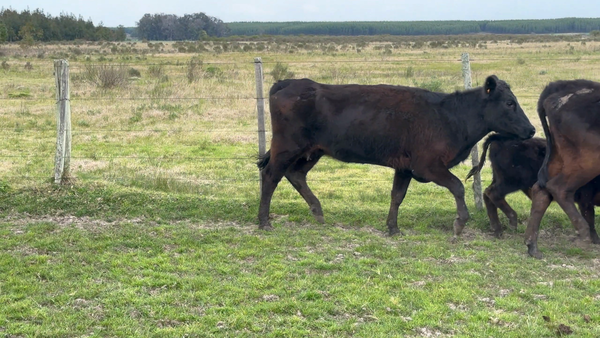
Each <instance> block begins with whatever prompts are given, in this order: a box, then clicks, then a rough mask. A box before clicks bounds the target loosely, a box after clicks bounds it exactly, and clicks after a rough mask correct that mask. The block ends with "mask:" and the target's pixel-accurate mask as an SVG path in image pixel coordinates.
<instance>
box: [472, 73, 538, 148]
mask: <svg viewBox="0 0 600 338" xmlns="http://www.w3.org/2000/svg"><path fill="white" fill-rule="evenodd" d="M483 95H484V108H483V119H484V121H485V123H486V125H487V127H488V128H489V129H490V130H492V131H495V132H497V133H500V134H505V135H513V136H516V137H518V138H520V139H529V138H531V137H533V135H534V134H535V128H534V127H533V126H532V125H531V122H529V119H528V118H527V116H525V113H524V112H523V109H522V108H521V106H520V105H519V102H518V101H517V97H516V96H515V94H513V92H512V91H511V90H510V87H509V86H508V84H507V83H506V82H504V81H502V80H499V79H498V78H497V77H496V76H495V75H491V76H489V77H488V78H487V79H486V80H485V85H484V86H483Z"/></svg>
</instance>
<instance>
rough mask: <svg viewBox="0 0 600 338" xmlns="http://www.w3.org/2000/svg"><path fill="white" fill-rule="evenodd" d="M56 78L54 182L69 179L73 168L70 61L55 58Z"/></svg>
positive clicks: (59, 182) (58, 182)
mask: <svg viewBox="0 0 600 338" xmlns="http://www.w3.org/2000/svg"><path fill="white" fill-rule="evenodd" d="M54 74H55V78H56V131H57V134H56V156H55V158H54V183H56V184H61V183H64V182H65V181H67V180H68V178H69V175H70V171H71V170H70V169H71V102H70V94H69V62H68V61H67V60H54Z"/></svg>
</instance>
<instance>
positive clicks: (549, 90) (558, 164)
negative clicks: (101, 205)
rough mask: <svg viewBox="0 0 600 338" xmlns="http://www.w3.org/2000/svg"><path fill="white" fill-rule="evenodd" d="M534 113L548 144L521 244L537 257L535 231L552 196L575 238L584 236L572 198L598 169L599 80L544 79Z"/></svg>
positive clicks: (584, 228) (583, 225)
mask: <svg viewBox="0 0 600 338" xmlns="http://www.w3.org/2000/svg"><path fill="white" fill-rule="evenodd" d="M538 115H539V116H540V120H541V122H542V126H543V128H544V133H545V134H546V137H547V140H548V141H547V144H548V146H547V151H546V156H545V158H544V163H543V164H542V167H541V169H540V172H539V174H538V182H537V183H536V184H535V185H534V186H533V188H532V205H531V214H530V217H529V222H528V224H527V230H526V231H525V244H526V245H527V247H528V252H529V254H530V255H531V256H533V257H536V258H541V257H542V255H541V254H540V252H539V251H538V247H537V237H538V233H539V228H540V222H541V220H542V217H543V216H544V213H545V212H546V209H547V208H548V205H549V204H550V202H551V200H552V199H554V200H555V201H556V202H558V204H559V205H560V207H561V208H562V209H563V210H564V211H565V213H566V214H567V215H568V216H569V219H570V220H571V223H572V224H573V226H574V227H575V229H576V231H577V233H578V236H579V240H582V241H586V242H587V241H589V240H590V229H589V226H588V223H587V222H586V219H585V218H587V217H584V216H582V215H581V214H580V213H579V212H577V209H576V208H575V204H574V201H575V192H576V191H577V189H579V188H581V187H582V186H584V185H585V184H587V183H588V182H590V181H591V180H592V179H594V178H595V177H596V176H598V175H600V83H597V82H592V81H588V80H572V81H556V82H552V83H550V84H548V86H546V88H545V89H544V91H543V92H542V94H541V95H540V99H539V101H538ZM546 117H547V118H548V120H546ZM586 198H589V199H592V197H586Z"/></svg>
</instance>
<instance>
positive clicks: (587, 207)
mask: <svg viewBox="0 0 600 338" xmlns="http://www.w3.org/2000/svg"><path fill="white" fill-rule="evenodd" d="M592 197H593V196H589V198H590V199H586V197H584V196H582V201H580V202H579V203H578V204H579V211H580V212H581V215H582V216H583V218H584V219H585V221H586V222H587V223H588V225H589V227H590V237H591V239H592V243H594V244H600V238H599V237H598V233H597V232H596V226H595V224H594V222H595V220H594V218H595V217H596V215H595V213H594V204H593V203H591V198H592Z"/></svg>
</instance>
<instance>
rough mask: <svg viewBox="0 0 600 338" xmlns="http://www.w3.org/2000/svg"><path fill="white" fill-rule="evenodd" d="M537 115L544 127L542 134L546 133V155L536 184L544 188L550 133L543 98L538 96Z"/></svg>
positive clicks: (546, 177)
mask: <svg viewBox="0 0 600 338" xmlns="http://www.w3.org/2000/svg"><path fill="white" fill-rule="evenodd" d="M538 116H539V117H540V121H541V122H542V128H544V134H545V135H546V156H544V162H542V166H541V168H540V171H538V181H537V183H538V185H539V186H540V188H542V189H543V188H545V187H546V183H547V182H548V162H549V161H550V154H551V153H552V143H553V140H552V134H551V133H550V128H549V127H548V120H547V117H546V109H544V105H543V100H542V99H541V98H540V102H538Z"/></svg>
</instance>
